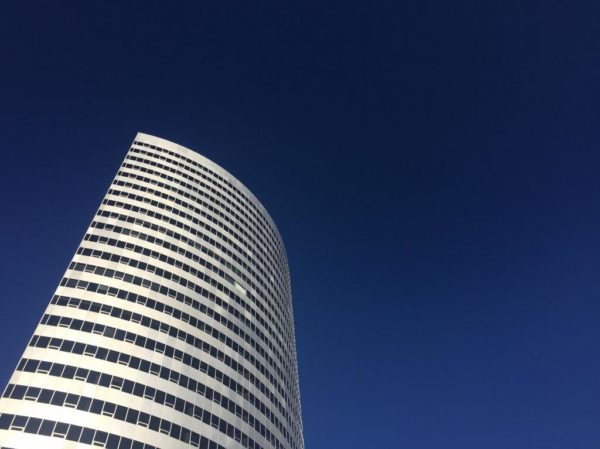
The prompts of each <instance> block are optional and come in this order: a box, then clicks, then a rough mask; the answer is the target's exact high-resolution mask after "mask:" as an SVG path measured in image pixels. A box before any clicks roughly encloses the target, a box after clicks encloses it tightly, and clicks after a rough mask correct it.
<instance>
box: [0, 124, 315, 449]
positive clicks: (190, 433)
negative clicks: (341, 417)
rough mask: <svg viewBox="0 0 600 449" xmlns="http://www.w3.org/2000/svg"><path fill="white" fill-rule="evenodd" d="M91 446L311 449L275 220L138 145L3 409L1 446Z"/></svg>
mask: <svg viewBox="0 0 600 449" xmlns="http://www.w3.org/2000/svg"><path fill="white" fill-rule="evenodd" d="M5 319H8V318H7V317H5ZM92 446H94V447H106V448H110V449H117V448H118V449H155V448H162V449H179V448H181V449H183V448H189V447H199V448H202V449H225V448H227V449H230V448H232V449H233V448H235V449H272V448H273V449H288V448H289V449H303V447H304V443H303V437H302V422H301V410H300V398H299V387H298V369H297V363H296V346H295V335H294V320H293V312H292V301H291V292H290V278H289V271H288V264H287V258H286V253H285V249H284V245H283V242H282V239H281V237H280V235H279V233H278V231H277V228H276V226H275V224H274V223H273V221H272V220H271V218H270V216H269V214H268V213H267V212H266V210H265V209H264V207H263V206H262V205H261V203H260V202H259V201H258V200H257V199H256V198H255V197H254V195H253V194H252V193H251V192H250V191H249V190H248V189H247V188H245V187H244V186H243V185H242V184H241V183H240V182H239V181H238V180H236V179H235V178H234V177H233V176H232V175H230V174H229V173H228V172H227V171H225V170H223V169H222V168H221V167H219V166H218V165H216V164H214V163H213V162H211V161H210V160H208V159H206V158H204V157H203V156H201V155H199V154H197V153H195V152H193V151H191V150H189V149H187V148H184V147H182V146H180V145H177V144H175V143H172V142H169V141H166V140H163V139H160V138H157V137H154V136H150V135H147V134H141V133H140V134H138V135H137V136H136V138H135V140H134V142H133V144H132V145H131V147H130V149H129V151H128V152H127V155H126V157H125V160H124V161H123V163H122V165H121V167H120V168H119V171H118V173H117V175H116V177H115V178H114V180H113V182H112V184H111V185H110V188H109V190H108V192H107V194H106V196H105V197H104V199H103V201H102V203H101V205H100V207H99V209H98V211H97V213H96V215H95V216H94V218H93V221H92V223H91V224H90V226H89V228H88V230H87V232H86V233H85V235H84V237H83V239H82V241H81V244H80V245H79V247H78V249H77V251H76V253H75V255H74V256H73V259H72V261H71V263H70V264H69V266H68V269H67V271H66V272H65V275H64V277H63V278H62V280H61V281H60V285H59V286H58V288H57V289H56V292H55V294H54V296H53V297H52V299H51V301H50V304H49V305H48V307H47V309H46V311H45V313H44V315H43V316H42V319H41V320H40V322H39V325H38V326H37V328H36V329H35V332H34V334H33V336H32V338H31V340H30V342H29V344H28V346H27V347H26V349H25V352H24V353H23V356H22V358H21V360H20V361H19V363H18V366H17V367H16V369H15V371H14V373H13V374H12V376H11V378H10V380H9V383H8V385H7V386H6V389H5V390H4V393H3V395H2V398H1V399H0V447H2V448H12V449H33V448H44V449H53V448H84V447H92Z"/></svg>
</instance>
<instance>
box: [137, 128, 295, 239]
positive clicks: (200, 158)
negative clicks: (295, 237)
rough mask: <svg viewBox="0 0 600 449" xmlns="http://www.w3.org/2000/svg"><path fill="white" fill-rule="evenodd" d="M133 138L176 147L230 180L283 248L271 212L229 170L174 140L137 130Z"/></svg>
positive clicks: (171, 147)
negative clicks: (251, 204) (268, 226)
mask: <svg viewBox="0 0 600 449" xmlns="http://www.w3.org/2000/svg"><path fill="white" fill-rule="evenodd" d="M134 140H141V141H143V142H145V143H149V144H153V145H157V146H162V147H167V148H170V149H173V148H176V149H177V150H178V151H179V152H180V153H184V154H185V155H186V156H190V157H192V158H195V159H197V160H198V161H200V162H202V163H203V164H206V165H208V166H209V167H210V168H211V169H214V170H215V171H216V172H218V173H219V175H221V176H223V177H224V178H225V179H227V181H229V182H231V183H232V184H233V185H235V186H236V187H237V188H239V189H240V190H241V191H242V192H243V193H244V194H246V195H247V196H248V197H249V198H250V200H251V201H252V202H253V203H254V205H255V206H257V207H258V208H259V209H260V211H261V212H262V213H263V214H264V216H265V218H266V219H267V220H268V221H269V223H270V224H271V226H272V227H273V229H274V231H275V232H276V233H277V236H278V237H279V240H280V241H281V244H282V247H283V248H284V250H285V243H284V242H283V238H282V237H281V233H280V232H279V228H278V227H277V225H276V224H275V221H274V220H273V218H272V217H271V214H269V212H268V211H267V208H266V207H265V206H264V205H263V204H262V203H261V202H260V200H259V199H258V198H257V197H256V195H254V193H252V191H251V190H250V189H249V188H248V187H246V186H245V185H244V183H242V182H241V181H240V180H239V179H237V178H236V177H235V176H233V175H232V174H231V173H230V172H229V171H227V170H225V169H224V168H223V167H221V166H220V165H219V164H217V163H216V162H213V161H212V160H210V159H208V158H207V157H206V156H203V155H202V154H200V153H198V152H197V151H195V150H192V149H190V148H187V147H184V146H183V145H180V144H178V143H176V142H172V141H170V140H167V139H163V138H162V137H158V136H154V135H152V134H147V133H143V132H139V131H138V133H137V134H136V137H135V139H134Z"/></svg>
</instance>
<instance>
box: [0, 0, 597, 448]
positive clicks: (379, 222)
mask: <svg viewBox="0 0 600 449" xmlns="http://www.w3.org/2000/svg"><path fill="white" fill-rule="evenodd" d="M163 3H164V4H163V5H160V4H159V3H157V2H150V1H146V2H139V3H134V2H75V1H72V2H68V1H65V2H51V1H38V2H28V1H19V2H2V3H1V4H0V67H1V70H0V120H1V126H0V148H1V150H2V176H1V177H0V185H1V187H2V192H3V193H4V195H3V201H2V216H3V219H2V220H1V222H0V226H1V228H0V230H1V232H0V251H1V252H2V257H1V258H0V282H1V284H0V285H1V286H2V292H1V296H0V316H1V317H2V326H1V327H0V355H1V357H0V360H1V361H0V381H2V383H5V382H6V381H7V379H8V376H9V375H10V372H11V371H12V369H13V368H14V366H15V364H16V361H17V360H18V358H19V356H20V354H21V351H22V350H23V348H24V346H25V343H26V341H27V339H28V338H29V336H30V335H31V332H32V331H33V329H34V327H35V324H36V323H37V320H38V319H39V317H40V316H41V314H42V312H43V309H44V307H45V305H46V304H47V302H48V301H49V299H50V297H51V295H52V293H53V290H54V288H55V287H56V284H57V282H58V280H59V279H60V277H61V276H62V273H63V271H64V269H65V268H66V266H67V263H68V262H69V260H70V258H71V256H72V254H73V251H74V249H75V248H76V246H77V245H78V243H79V240H80V238H81V236H82V235H83V233H84V231H85V229H86V227H87V225H88V224H89V222H90V220H91V218H92V216H93V214H94V212H95V210H96V208H97V206H98V204H99V201H100V199H101V198H102V196H103V195H104V193H105V191H106V189H107V187H108V184H109V183H110V181H111V179H112V176H113V175H114V173H115V171H116V169H117V167H118V166H119V164H120V161H121V160H122V158H123V157H124V154H125V152H126V150H127V148H128V145H129V143H130V142H131V140H132V139H133V137H134V135H135V133H136V132H137V131H138V130H139V131H144V132H147V133H150V134H155V135H158V136H161V137H164V138H166V139H169V140H172V141H175V142H178V143H180V144H182V145H185V146H188V147H190V148H193V149H196V150H197V151H199V152H201V153H202V154H204V155H205V156H207V157H209V158H210V159H212V160H214V161H215V162H217V163H218V164H220V165H222V166H223V167H225V168H226V169H227V170H229V171H230V172H231V173H233V174H234V175H235V176H236V177H238V178H239V179H240V180H242V181H243V182H244V183H245V184H246V185H247V186H248V187H249V188H250V189H251V190H252V191H253V192H254V193H255V194H256V195H257V197H258V198H259V199H261V201H262V202H263V203H264V205H265V206H266V207H267V209H268V210H269V211H270V212H271V214H272V216H273V218H274V219H275V221H276V223H277V224H278V227H279V229H280V231H281V233H282V235H283V237H284V239H285V242H286V246H287V250H288V255H289V260H290V266H291V272H292V279H293V287H294V302H295V314H296V321H297V339H298V352H299V363H300V374H301V389H302V399H303V412H304V426H305V438H306V443H307V444H306V446H307V449H330V448H343V449H355V448H356V449H364V448H385V447H390V448H410V449H437V448H440V449H442V448H443V449H449V448H457V449H481V448H486V449H506V448H511V449H565V448H568V449H579V448H581V449H584V448H592V447H599V445H600V425H599V424H598V422H599V417H600V400H599V396H600V380H599V379H600V357H599V351H600V326H599V322H600V301H599V297H600V277H599V274H600V273H599V271H600V235H599V230H600V201H599V199H600V196H599V193H600V177H599V170H600V151H599V144H600V126H599V119H600V101H599V100H600V59H599V56H598V55H600V31H599V29H600V28H599V27H598V17H600V3H598V2H591V1H590V2H589V3H585V2H577V1H575V2H559V1H553V0H549V1H546V0H545V1H523V0H520V1H512V0H503V1H481V0H477V1H475V0H473V1H464V2H443V1H434V2H431V1H423V0H419V1H402V2H350V1H346V2H340V3H337V4H336V3H332V2H314V3H312V2H311V3H307V2H271V3H268V2H258V3H257V2H240V3H235V2H191V1H190V2H163ZM84 4H85V6H84Z"/></svg>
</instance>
